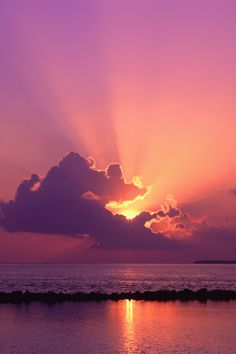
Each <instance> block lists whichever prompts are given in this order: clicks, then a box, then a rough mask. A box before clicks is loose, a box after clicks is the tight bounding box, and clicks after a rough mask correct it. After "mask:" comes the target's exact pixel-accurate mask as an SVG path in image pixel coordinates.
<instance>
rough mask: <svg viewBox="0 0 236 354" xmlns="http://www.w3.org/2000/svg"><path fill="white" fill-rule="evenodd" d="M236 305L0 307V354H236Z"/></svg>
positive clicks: (139, 303) (108, 303)
mask: <svg viewBox="0 0 236 354" xmlns="http://www.w3.org/2000/svg"><path fill="white" fill-rule="evenodd" d="M235 325H236V302H234V301H233V302H226V303H217V302H208V303H207V304H201V303H198V302H190V303H180V302H176V303H174V302H166V303H159V302H148V301H129V300H122V301H118V302H114V301H105V302H100V303H96V302H91V303H86V302H85V303H70V302H68V303H63V304H54V305H50V306H49V305H46V304H40V303H32V304H30V305H26V304H22V305H12V304H2V305H0V338H1V341H0V353H1V354H9V353H14V354H20V353H24V354H33V353H37V354H40V353H42V354H44V353H53V354H65V353H71V354H77V353H101V354H106V353H107V354H112V353H122V354H123V353H148V354H149V353H162V354H163V353H181V354H184V353H196V354H199V353H203V354H204V353H208V354H209V353H214V354H216V353H219V354H223V353H224V354H228V353H236V336H235Z"/></svg>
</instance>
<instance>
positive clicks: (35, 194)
mask: <svg viewBox="0 0 236 354" xmlns="http://www.w3.org/2000/svg"><path fill="white" fill-rule="evenodd" d="M145 193H146V189H145V188H141V187H138V186H136V185H134V184H133V183H126V181H125V179H124V176H123V172H122V169H121V167H120V165H119V164H112V165H110V166H109V167H108V168H107V169H106V170H101V171H98V170H96V168H95V162H94V161H93V160H92V159H85V158H83V157H81V156H80V155H79V154H76V153H70V154H68V155H67V156H66V157H65V158H64V159H63V160H62V161H61V162H60V163H59V164H58V166H54V167H53V168H51V170H50V171H49V172H48V174H47V176H46V177H45V178H40V177H39V176H38V175H36V174H33V175H32V176H31V178H30V179H28V180H24V181H23V182H22V183H21V184H20V186H19V187H18V189H17V193H16V196H15V199H14V200H12V201H10V202H6V203H4V202H2V203H1V210H2V211H1V215H2V216H1V224H2V226H3V227H4V228H5V230H7V231H9V232H34V233H46V234H63V235H71V236H77V237H87V236H88V235H89V236H90V237H91V238H92V240H93V247H103V248H124V249H129V248H137V249H138V248H142V249H146V248H153V247H155V248H156V247H158V248H163V247H164V248H165V247H169V245H168V244H169V243H170V240H168V239H166V238H165V237H164V236H163V235H161V234H154V233H153V232H152V231H151V230H150V229H148V228H146V227H145V223H146V222H147V221H150V220H151V219H153V217H154V216H155V215H153V214H151V213H149V212H143V213H141V214H140V215H138V216H137V217H136V218H135V219H134V220H132V222H129V221H127V219H126V218H125V217H124V216H122V215H113V214H112V213H111V212H110V211H108V210H107V209H106V208H105V205H106V203H107V202H109V201H117V202H122V201H123V200H132V199H133V198H136V197H137V196H139V195H141V196H142V195H143V194H145ZM171 212H172V211H171ZM173 243H174V242H173Z"/></svg>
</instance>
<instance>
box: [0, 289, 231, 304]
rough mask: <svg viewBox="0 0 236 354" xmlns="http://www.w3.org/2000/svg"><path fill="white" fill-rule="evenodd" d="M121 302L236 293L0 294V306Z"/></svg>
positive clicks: (212, 297) (228, 296)
mask: <svg viewBox="0 0 236 354" xmlns="http://www.w3.org/2000/svg"><path fill="white" fill-rule="evenodd" d="M107 300H112V301H119V300H146V301H159V302H160V301H182V302H188V301H199V302H207V301H231V300H236V291H233V290H220V289H216V290H207V289H205V288H204V289H200V290H197V291H193V290H190V289H184V290H180V291H176V290H158V291H145V292H139V291H136V292H122V293H111V294H104V293H98V292H90V293H82V292H77V293H73V294H67V293H61V292H60V293H55V292H50V291H49V292H45V293H36V292H29V291H24V292H23V291H13V292H9V293H7V292H0V304H4V303H12V304H19V303H31V302H43V303H62V302H66V301H72V302H81V301H86V302H90V301H98V302H99V301H107Z"/></svg>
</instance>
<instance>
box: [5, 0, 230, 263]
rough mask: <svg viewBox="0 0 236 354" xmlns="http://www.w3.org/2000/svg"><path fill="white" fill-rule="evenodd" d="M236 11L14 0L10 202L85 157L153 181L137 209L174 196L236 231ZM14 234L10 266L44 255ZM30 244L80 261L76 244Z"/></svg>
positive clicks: (9, 54) (173, 4)
mask: <svg viewBox="0 0 236 354" xmlns="http://www.w3.org/2000/svg"><path fill="white" fill-rule="evenodd" d="M235 12H236V3H235V1H234V0H191V1H190V0H178V1H177V0H145V1H143V0H119V1H118V0H80V1H78V0H77V1H74V0H69V1H65V0H49V1H46V0H42V1H40V2H32V1H29V0H28V1H27V0H22V1H21V2H19V1H17V0H3V1H2V5H1V14H0V18H1V31H0V43H1V48H2V55H1V58H0V70H1V81H0V147H1V149H0V199H1V198H2V199H3V200H8V199H10V198H13V197H14V194H15V191H16V188H17V187H18V185H19V184H20V183H21V181H22V180H23V179H24V178H28V177H29V176H30V175H31V173H33V172H34V173H37V174H39V175H41V176H45V175H46V173H47V171H48V170H49V169H50V168H51V167H52V166H53V165H55V164H57V163H58V161H60V160H61V158H62V157H64V156H65V155H66V154H67V153H68V152H69V151H75V152H77V151H78V152H79V153H80V154H82V155H83V156H85V157H88V156H92V157H93V158H94V159H95V160H96V166H97V168H100V169H105V168H106V167H107V166H108V165H109V164H110V163H114V162H117V163H120V164H121V166H122V168H123V171H124V176H125V178H126V180H127V181H131V179H132V177H133V176H137V175H138V176H140V177H141V181H142V184H143V185H145V186H151V192H150V193H149V194H148V195H147V196H146V197H145V198H144V199H142V200H139V201H138V202H137V203H134V204H133V205H132V208H133V209H134V210H135V211H137V212H140V211H142V210H149V211H153V210H157V209H158V208H160V205H163V203H165V200H166V197H167V196H168V195H172V196H173V198H174V199H175V200H176V201H177V203H178V206H179V207H181V208H182V209H183V210H184V211H186V212H191V215H192V216H193V218H200V219H201V220H202V219H203V218H207V220H208V223H209V225H210V226H211V227H220V228H222V227H223V228H227V229H230V230H236V195H235V194H234V193H231V192H230V190H231V189H234V188H236V178H235V176H236V155H235V151H236V139H235V132H236V117H235V111H236V103H235V90H236V73H235V62H236V46H235V43H236V38H235V36H236V22H235ZM129 208H131V207H129ZM194 220H195V219H194ZM225 223H226V224H225ZM168 227H169V226H168ZM0 234H1V231H0ZM9 237H10V238H11V239H12V238H14V240H15V241H14V245H15V247H16V249H15V250H14V252H13V251H12V247H13V246H12V245H11V242H12V241H11V242H9V241H7V237H6V231H2V236H0V245H4V247H5V248H4V249H5V253H4V255H3V254H2V253H0V261H1V259H2V261H4V262H5V261H7V259H8V255H9V261H14V260H18V259H19V260H21V261H23V260H24V259H25V260H26V261H27V260H29V259H31V258H32V257H31V256H30V257H29V256H28V255H27V254H25V253H24V252H23V253H22V243H21V241H20V238H22V236H19V239H17V238H18V235H16V234H13V235H12V234H11V235H10V236H9ZM30 237H32V238H33V239H34V238H35V243H34V241H32V239H31V241H30V242H29V243H28V247H29V249H31V250H34V252H35V258H34V257H33V259H35V261H39V260H40V259H41V260H45V258H46V259H47V260H50V259H53V260H54V261H55V258H56V260H58V261H64V260H65V259H67V258H70V256H68V255H70V252H71V255H72V253H73V257H72V256H71V257H72V258H73V261H74V260H76V259H77V258H76V256H75V254H76V252H75V251H74V250H73V251H72V250H71V251H69V250H68V247H69V246H68V245H69V244H71V242H72V241H68V239H63V238H61V236H60V237H59V238H56V236H53V238H55V240H56V241H55V244H56V245H57V246H56V248H57V251H56V250H54V249H53V247H51V246H50V245H49V246H47V247H46V246H45V247H46V250H45V253H43V252H41V251H40V250H39V249H40V248H38V242H40V241H39V240H41V242H42V245H45V241H44V240H45V237H48V236H44V238H42V239H41V238H40V237H43V236H37V237H36V236H33V235H31V236H30ZM235 237H236V231H235ZM36 239H37V240H36ZM62 239H63V240H62ZM67 242H69V243H67ZM73 242H75V243H76V242H77V241H75V240H74V241H73ZM229 242H231V241H229ZM49 243H50V244H51V243H52V241H50V242H49ZM24 244H26V245H27V242H26V241H25V240H24ZM227 245H228V246H229V247H228V248H227V247H226V250H224V252H223V253H222V257H226V258H229V257H232V256H233V254H232V252H231V253H230V252H229V250H230V243H228V244H227ZM76 247H77V246H76ZM26 248H27V246H26ZM220 248H221V247H220V246H219V250H220ZM37 249H38V250H37ZM58 249H60V251H58ZM71 249H73V247H71ZM63 250H64V251H63ZM86 252H87V251H86ZM101 252H105V251H101ZM113 252H115V251H113ZM41 253H42V254H41ZM80 254H81V251H78V260H83V261H84V260H86V259H88V260H89V259H90V258H91V257H92V258H93V257H94V259H95V260H96V257H95V256H88V258H86V257H85V256H84V255H83V256H80ZM102 254H103V253H102ZM203 254H204V253H203ZM208 254H209V257H214V255H215V256H217V257H220V256H221V254H220V252H216V251H215V253H213V254H210V253H206V254H204V255H205V256H206V257H207V256H208ZM113 256H114V259H116V256H115V253H114V254H113ZM165 256H166V255H164V256H163V255H161V254H160V253H159V255H158V256H157V259H159V260H160V261H163V259H165ZM198 256H199V255H198ZM81 257H82V258H81ZM89 257H90V258H89ZM97 257H98V258H97V259H99V260H100V258H102V257H103V256H97ZM99 257H100V258H99ZM117 257H118V259H121V260H122V259H123V258H122V256H120V258H119V256H117ZM158 257H159V258H158ZM166 257H167V258H168V261H171V260H172V259H173V260H177V261H180V260H181V255H177V256H176V255H174V254H173V253H171V254H170V255H168V256H166ZM194 257H195V255H192V256H191V257H187V256H186V254H185V255H184V256H183V258H182V259H183V261H189V260H192V259H193V260H194ZM105 258H106V259H108V258H109V260H110V258H111V256H110V255H109V256H104V259H105ZM126 258H129V257H128V256H126ZM126 258H125V257H124V259H126ZM146 258H148V256H147V257H146ZM146 258H145V255H144V256H140V254H139V256H138V255H137V259H142V260H143V259H146ZM167 258H166V259H167ZM94 259H93V260H94Z"/></svg>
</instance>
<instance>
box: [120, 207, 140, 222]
mask: <svg viewBox="0 0 236 354" xmlns="http://www.w3.org/2000/svg"><path fill="white" fill-rule="evenodd" d="M139 213H140V212H139V211H137V210H134V209H127V210H124V211H121V212H120V214H121V215H124V216H125V217H126V219H127V220H132V219H134V218H135V217H136V216H137V215H138V214H139Z"/></svg>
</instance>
